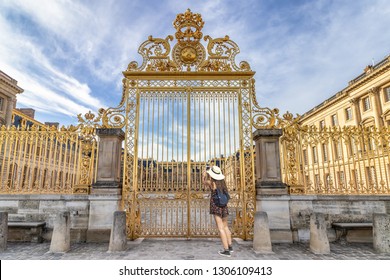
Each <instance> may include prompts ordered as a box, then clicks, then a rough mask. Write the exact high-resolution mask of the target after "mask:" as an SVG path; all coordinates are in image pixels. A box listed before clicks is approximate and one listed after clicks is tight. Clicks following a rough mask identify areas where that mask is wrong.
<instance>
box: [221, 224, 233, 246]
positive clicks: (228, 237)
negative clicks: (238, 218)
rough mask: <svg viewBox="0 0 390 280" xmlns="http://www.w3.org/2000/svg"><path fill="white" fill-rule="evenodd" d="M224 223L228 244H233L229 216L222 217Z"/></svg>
mask: <svg viewBox="0 0 390 280" xmlns="http://www.w3.org/2000/svg"><path fill="white" fill-rule="evenodd" d="M222 223H223V230H224V231H225V235H226V240H227V242H228V245H229V246H230V245H232V233H231V232H230V230H229V226H228V219H227V217H225V218H222Z"/></svg>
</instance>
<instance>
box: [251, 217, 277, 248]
mask: <svg viewBox="0 0 390 280" xmlns="http://www.w3.org/2000/svg"><path fill="white" fill-rule="evenodd" d="M253 250H254V251H255V252H256V253H260V254H271V253H273V252H272V243H271V234H270V231H269V224H268V215H267V213H265V212H256V214H255V225H254V235H253Z"/></svg>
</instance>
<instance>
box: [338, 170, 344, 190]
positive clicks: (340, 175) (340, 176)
mask: <svg viewBox="0 0 390 280" xmlns="http://www.w3.org/2000/svg"><path fill="white" fill-rule="evenodd" d="M337 177H338V178H339V185H340V186H344V185H345V177H344V171H338V172H337Z"/></svg>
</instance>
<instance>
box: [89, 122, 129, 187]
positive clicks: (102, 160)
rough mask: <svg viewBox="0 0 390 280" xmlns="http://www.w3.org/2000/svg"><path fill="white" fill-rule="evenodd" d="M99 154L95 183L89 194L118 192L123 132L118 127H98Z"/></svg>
mask: <svg viewBox="0 0 390 280" xmlns="http://www.w3.org/2000/svg"><path fill="white" fill-rule="evenodd" d="M96 134H97V135H98V136H99V154H98V166H97V174H96V183H95V184H93V186H92V190H91V194H94V193H97V194H103V193H104V194H120V193H121V188H120V175H121V174H120V171H121V155H122V141H123V140H124V137H125V136H124V135H125V134H124V132H123V131H122V130H121V129H119V128H98V129H97V130H96Z"/></svg>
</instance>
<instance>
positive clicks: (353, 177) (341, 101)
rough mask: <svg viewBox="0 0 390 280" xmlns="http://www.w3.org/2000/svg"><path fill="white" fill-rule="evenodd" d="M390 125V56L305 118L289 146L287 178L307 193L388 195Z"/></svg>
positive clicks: (285, 168)
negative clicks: (292, 147) (292, 146)
mask: <svg viewBox="0 0 390 280" xmlns="http://www.w3.org/2000/svg"><path fill="white" fill-rule="evenodd" d="M389 125H390V56H388V57H386V58H385V59H384V60H382V61H381V62H379V63H378V64H376V65H373V66H367V67H366V68H365V69H364V73H362V74H361V75H359V76H358V77H356V78H355V79H353V80H352V81H350V82H349V84H348V86H347V87H346V88H344V89H343V90H341V91H340V92H338V93H336V94H335V95H333V96H332V97H330V98H329V99H327V100H325V101H324V102H323V103H321V104H320V105H318V106H316V107H315V108H313V109H311V110H310V111H308V112H307V113H305V114H304V115H303V116H302V117H301V118H300V120H299V123H298V124H297V126H296V129H295V132H294V133H295V134H294V135H293V137H291V135H290V138H289V141H290V142H289V143H290V144H291V143H292V142H294V147H295V148H294V149H291V148H290V149H289V148H288V147H291V146H288V143H287V142H286V143H285V144H284V145H283V149H284V150H283V151H284V152H283V153H284V157H283V158H284V167H283V174H284V178H285V182H287V184H289V185H290V186H292V188H293V189H294V187H296V191H297V192H305V193H316V194H380V193H387V192H388V191H389V185H390V164H389V159H390V147H389V132H390V128H389ZM290 131H291V130H290ZM285 139H286V138H285ZM286 155H289V156H288V157H287V156H286Z"/></svg>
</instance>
